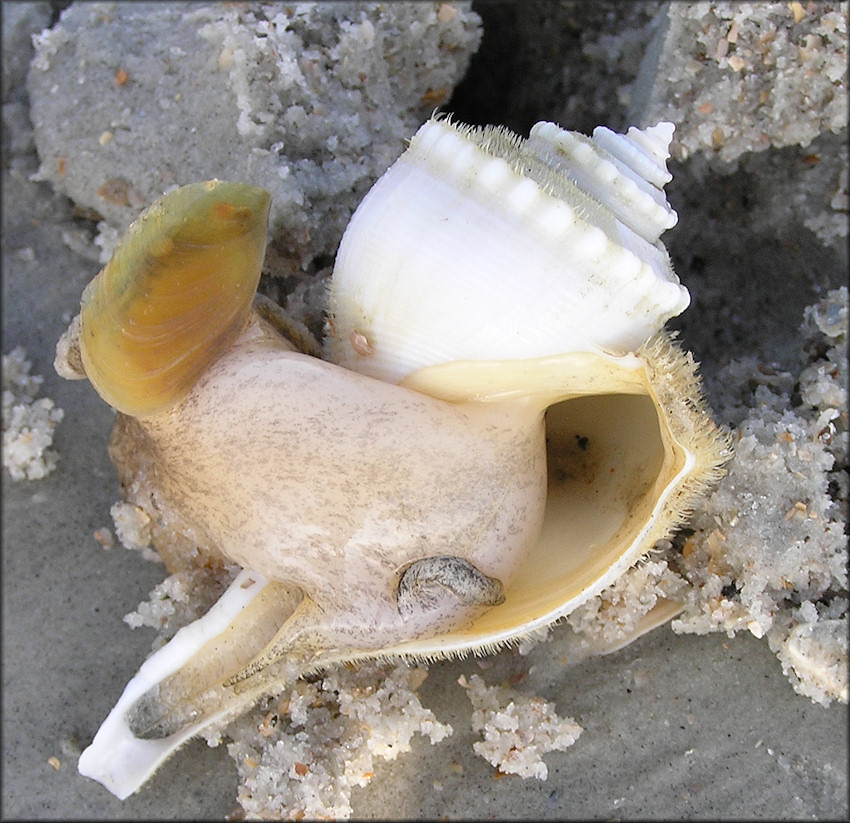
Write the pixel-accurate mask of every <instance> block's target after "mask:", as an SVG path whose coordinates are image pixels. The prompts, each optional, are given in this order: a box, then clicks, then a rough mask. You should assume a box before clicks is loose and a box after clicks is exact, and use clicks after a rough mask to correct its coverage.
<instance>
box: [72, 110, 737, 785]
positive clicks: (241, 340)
mask: <svg viewBox="0 0 850 823" xmlns="http://www.w3.org/2000/svg"><path fill="white" fill-rule="evenodd" d="M672 133H673V127H672V125H671V124H665V123H661V124H659V125H657V126H655V127H653V128H649V129H646V130H644V131H640V130H638V129H630V130H629V132H628V134H626V135H618V134H615V133H613V132H611V131H609V130H607V129H597V130H596V131H595V132H594V135H593V137H592V138H587V137H584V136H582V135H578V134H575V133H572V132H568V131H565V130H563V129H560V128H559V127H557V126H555V125H554V124H551V123H539V124H537V125H536V126H535V127H534V128H533V129H532V131H531V135H530V137H529V138H528V139H527V140H522V139H520V138H519V137H517V136H515V135H513V134H510V133H509V132H507V131H505V130H503V129H499V128H486V129H473V128H470V127H466V126H460V125H456V124H453V123H451V122H450V121H448V120H441V119H432V120H430V121H428V122H427V123H425V124H424V125H423V126H422V127H421V129H420V130H419V131H418V132H417V134H416V135H415V136H414V137H413V138H412V140H411V143H410V146H409V148H408V149H407V151H406V152H405V153H404V154H403V155H402V156H401V158H400V159H399V160H398V161H397V162H396V163H395V164H394V165H393V166H392V167H391V168H390V169H389V170H388V171H387V172H386V174H385V175H384V176H383V177H382V178H381V179H380V180H379V181H378V182H377V183H376V184H375V186H374V187H373V189H372V190H371V191H370V193H369V194H368V195H367V196H366V198H365V199H364V201H363V203H362V204H361V206H360V207H359V208H358V210H357V211H356V213H355V214H354V216H353V218H352V220H351V222H350V224H349V227H348V229H347V230H346V233H345V236H344V237H343V240H342V243H341V245H340V249H339V253H338V256H337V260H336V265H335V269H334V274H333V279H332V284H331V287H330V293H329V319H328V328H327V332H328V335H327V337H328V340H327V348H326V358H325V359H323V358H321V357H319V356H316V355H318V354H320V352H319V351H317V350H316V349H314V348H312V347H311V346H310V344H309V336H308V335H304V334H302V333H300V332H299V330H298V327H297V324H295V323H292V322H291V321H290V320H289V319H288V318H287V317H286V316H285V315H284V314H283V313H282V312H281V310H280V309H279V308H278V307H277V306H275V305H274V304H272V303H271V302H270V301H268V300H266V299H265V298H262V297H258V296H257V297H255V296H254V292H255V289H256V286H257V283H258V281H259V277H260V271H261V267H262V259H263V251H264V247H265V226H266V219H267V215H268V208H269V199H268V195H267V194H266V193H265V192H263V191H262V190H260V189H257V188H255V187H253V186H250V185H246V184H241V183H224V182H219V181H209V182H206V183H198V184H193V185H190V186H186V187H183V188H181V189H177V190H176V191H173V192H171V193H169V194H166V195H165V196H164V197H163V198H162V199H161V200H160V201H158V202H157V203H156V204H154V205H153V206H152V207H151V208H150V209H149V210H148V211H147V212H146V213H145V214H144V215H143V216H142V217H141V218H140V219H139V220H138V221H137V222H136V223H135V224H134V225H133V226H132V227H131V228H130V229H129V230H128V233H127V235H126V236H125V238H124V239H123V240H122V243H121V245H120V246H119V248H118V249H117V250H116V252H115V255H114V257H113V259H112V260H111V261H110V263H109V264H107V266H106V267H105V268H104V269H103V270H102V271H101V272H100V273H99V274H98V275H97V277H96V278H95V279H94V280H93V281H92V283H91V284H90V285H89V286H88V287H87V288H86V291H85V293H84V295H83V300H82V308H81V312H80V316H79V318H75V320H74V321H73V322H72V324H71V327H70V328H69V330H68V332H67V333H66V335H65V336H64V337H63V339H62V340H61V341H60V344H59V346H58V347H57V369H58V370H59V371H60V373H62V374H63V375H65V376H67V377H87V378H88V379H89V380H90V381H91V382H92V384H93V385H94V387H95V388H96V389H97V391H98V392H99V393H100V394H101V396H102V397H103V398H104V399H105V400H106V401H107V402H109V403H110V404H111V405H113V406H114V407H115V408H116V409H117V410H118V412H119V414H118V417H117V418H116V423H115V429H114V432H113V442H112V446H111V453H112V455H113V459H114V460H116V463H119V462H121V461H127V463H128V464H132V466H131V468H130V469H129V470H127V469H126V467H125V472H124V474H125V482H124V486H125V492H127V493H128V496H132V495H133V494H136V498H134V499H135V502H137V503H141V502H142V498H144V501H146V504H147V505H149V506H150V507H152V509H153V511H152V512H151V514H152V516H154V517H156V518H157V519H158V521H159V522H165V523H168V524H170V526H171V528H172V529H173V530H174V531H178V532H181V533H182V534H184V535H185V536H186V545H188V546H192V547H193V549H192V550H193V551H195V552H197V551H198V547H201V548H202V549H203V551H204V552H206V555H205V556H206V557H208V558H219V559H220V560H222V562H232V563H237V564H239V565H240V566H241V567H242V569H243V571H242V572H241V573H240V574H239V575H238V576H237V578H236V580H235V581H234V582H233V583H232V585H231V586H230V587H229V589H228V590H227V591H226V592H225V594H224V595H223V596H222V597H221V599H220V600H219V602H218V603H217V604H216V605H215V606H213V608H212V609H210V611H209V612H208V613H207V614H206V615H205V616H203V617H202V618H200V619H199V620H197V621H195V622H194V623H192V624H190V625H189V626H187V627H185V628H184V629H182V630H181V631H180V632H178V633H177V635H176V636H175V637H174V638H173V639H172V640H171V641H170V642H169V643H168V644H167V645H166V646H164V647H163V648H162V649H161V650H159V651H158V652H156V653H155V654H153V655H152V656H151V657H150V658H149V659H148V660H147V661H146V662H145V663H144V664H143V666H142V667H141V669H140V670H139V672H138V674H137V675H136V676H135V677H134V678H133V679H132V680H131V681H130V683H129V684H128V685H127V688H126V689H125V691H124V693H123V695H122V696H121V698H120V699H119V701H118V703H117V705H116V706H115V708H114V709H113V711H112V712H111V713H110V715H109V717H108V718H107V719H106V720H105V721H104V724H103V725H102V727H101V729H100V730H99V731H98V733H97V735H96V736H95V739H94V741H93V743H92V744H91V746H89V748H88V749H86V751H85V752H84V753H83V755H82V757H81V758H80V764H79V768H80V771H81V772H82V773H83V774H85V775H87V776H89V777H92V778H94V779H96V780H99V781H100V782H102V783H103V784H104V785H105V786H106V787H107V788H108V789H109V790H110V791H112V792H113V793H114V794H116V795H118V796H119V797H122V798H123V797H126V796H127V795H129V794H130V793H132V792H134V791H136V790H137V789H138V788H139V786H141V785H142V784H143V783H144V781H145V780H146V779H147V778H148V777H149V776H150V775H151V774H152V773H153V772H154V770H155V769H156V768H157V767H158V765H159V764H160V763H161V762H162V761H163V760H164V759H166V758H167V757H168V755H169V754H170V753H171V752H173V751H174V750H175V749H176V748H177V747H178V746H179V745H180V744H181V743H182V742H184V741H185V740H186V739H188V738H189V737H191V736H193V735H195V734H197V733H198V732H199V730H201V729H202V728H204V727H205V726H207V725H208V724H210V723H213V722H216V721H219V722H220V721H223V720H226V719H227V718H231V717H235V716H236V715H238V714H239V713H240V712H242V711H244V710H245V709H246V708H248V707H249V706H250V705H252V704H253V703H254V702H255V701H256V700H257V699H258V698H259V697H260V696H261V695H263V694H265V693H271V692H275V691H278V690H280V689H281V688H283V687H284V686H285V685H286V684H287V683H289V682H291V681H292V680H294V679H295V678H297V677H299V676H301V675H303V674H305V673H308V672H312V671H316V670H319V669H321V668H323V667H327V666H329V665H331V664H334V663H339V662H346V661H353V660H357V659H363V658H368V657H383V656H389V655H398V656H407V657H411V658H426V659H427V658H434V657H439V656H444V655H452V654H462V653H465V652H468V651H478V652H481V651H486V650H491V649H495V648H498V647H500V646H502V645H504V644H505V643H508V642H511V641H515V640H516V639H518V638H521V637H522V636H524V635H526V634H528V633H530V632H532V631H534V630H535V629H538V628H540V627H542V626H545V625H547V624H550V623H552V622H554V621H556V620H558V619H559V618H561V617H563V616H564V615H566V614H568V613H569V612H570V611H571V610H572V609H574V608H576V607H577V606H578V605H580V604H581V603H583V602H585V601H586V600H587V599H588V598H589V597H592V596H593V595H595V594H597V593H598V592H599V591H601V590H602V589H603V588H604V587H605V586H607V585H608V584H609V583H611V582H612V581H613V580H615V579H616V578H617V577H618V576H619V575H620V574H622V573H623V572H624V571H625V570H626V569H628V568H629V567H630V566H631V565H632V564H634V563H635V562H637V561H638V560H639V559H640V558H641V557H642V556H644V555H645V554H646V552H648V551H649V550H650V549H651V548H652V546H653V545H654V543H655V542H656V541H657V540H658V539H660V538H663V537H665V536H667V535H669V534H670V532H671V531H672V530H673V529H674V528H675V527H676V526H677V525H679V524H680V523H681V522H682V520H683V519H684V517H685V516H686V515H687V513H688V511H689V509H690V507H691V506H692V505H693V503H694V501H695V500H696V498H697V496H698V495H699V494H700V493H701V492H702V491H703V490H704V489H705V487H706V486H707V485H709V484H710V483H711V482H713V481H714V480H715V479H716V478H717V477H718V475H719V473H720V472H721V466H722V464H723V462H724V460H725V459H726V458H727V457H728V455H729V451H728V449H729V444H728V440H727V438H726V436H725V435H724V434H723V433H722V432H721V431H720V430H719V429H717V428H716V427H715V425H714V424H713V423H712V421H711V419H710V416H709V414H708V412H707V410H706V408H705V406H704V403H703V400H702V397H701V393H700V384H699V380H698V377H697V376H696V373H695V366H694V363H693V360H692V358H690V356H689V355H687V354H686V353H685V352H683V351H682V350H681V349H680V348H679V346H678V345H677V344H676V343H675V342H673V341H672V340H671V339H670V338H669V337H668V336H667V335H666V334H665V333H664V332H663V331H662V327H663V326H664V324H665V322H666V321H667V320H668V319H669V318H670V317H673V316H675V315H677V314H678V313H680V312H681V311H683V310H684V309H685V308H686V306H687V305H688V302H689V296H688V292H687V290H686V289H685V288H684V287H683V286H682V285H681V284H680V283H679V281H678V278H677V277H676V275H675V274H674V273H673V270H672V267H671V265H670V262H669V258H668V256H667V253H666V251H665V249H664V247H663V245H662V244H661V243H660V241H659V237H660V235H661V233H662V232H663V231H664V230H665V229H667V228H669V227H671V226H672V225H674V224H675V222H676V215H675V212H673V210H672V209H671V208H670V206H669V204H668V203H667V200H666V197H665V196H664V193H663V186H664V184H665V183H666V182H667V181H668V180H669V179H670V175H669V173H668V171H667V169H666V159H667V156H668V154H667V148H668V145H669V142H670V139H671V137H672ZM121 469H122V467H121V466H120V465H119V472H121ZM128 474H129V476H130V478H131V480H129V481H128V480H126V476H127V475H128ZM142 488H143V489H144V490H145V491H144V494H141V493H139V489H142ZM181 545H182V544H181ZM157 548H159V549H160V550H161V553H163V554H164V556H165V557H166V558H168V556H169V554H168V551H163V548H164V547H161V546H157ZM179 550H180V549H179V548H178V549H173V548H172V549H171V551H172V552H174V551H178V552H179ZM166 562H168V560H166ZM656 608H657V612H656V619H657V621H662V620H664V619H666V618H669V616H670V615H671V614H673V613H675V611H676V609H677V608H678V604H676V603H661V604H659V606H658V607H656Z"/></svg>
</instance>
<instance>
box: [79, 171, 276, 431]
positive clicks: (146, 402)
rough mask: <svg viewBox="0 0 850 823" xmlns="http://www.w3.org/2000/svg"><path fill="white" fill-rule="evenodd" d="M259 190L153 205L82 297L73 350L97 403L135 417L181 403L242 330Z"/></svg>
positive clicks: (244, 188) (213, 191) (172, 198)
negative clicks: (101, 401) (100, 399)
mask: <svg viewBox="0 0 850 823" xmlns="http://www.w3.org/2000/svg"><path fill="white" fill-rule="evenodd" d="M270 203H271V198H270V196H269V194H268V192H266V191H264V190H263V189H260V188H257V187H256V186H251V185H247V184H244V183H226V182H221V181H218V180H211V181H207V182H205V183H195V184H192V185H189V186H183V187H182V188H179V189H176V190H175V191H173V192H171V193H169V194H166V195H165V196H163V197H162V198H161V199H160V200H158V201H157V202H156V203H154V204H153V205H152V206H151V207H150V208H149V209H148V210H147V211H146V212H145V213H144V214H143V215H142V216H141V217H140V218H139V219H138V220H137V221H136V222H135V223H133V225H132V226H131V227H130V228H129V229H128V231H127V233H126V234H125V235H124V237H123V238H122V240H121V243H120V244H119V246H118V248H117V249H116V251H115V253H114V255H113V256H112V259H111V260H110V261H109V263H107V265H106V266H105V267H104V268H103V269H102V270H101V272H100V273H99V274H98V275H97V277H95V278H94V280H92V282H91V283H90V284H89V285H88V286H87V288H86V290H85V292H84V293H83V299H82V308H81V312H80V320H81V333H80V352H81V355H82V360H83V366H84V368H85V371H86V376H87V377H88V378H89V380H90V381H91V383H92V385H94V387H95V388H96V389H97V391H98V393H99V394H100V395H101V397H103V398H104V400H106V401H107V402H108V403H109V404H110V405H112V406H114V407H115V408H116V409H118V410H119V411H122V412H124V413H125V414H130V415H132V416H134V417H144V416H146V415H150V414H154V413H157V412H161V411H164V410H166V409H168V408H169V407H171V406H173V405H174V404H175V403H176V402H178V401H179V400H180V399H182V398H183V397H184V396H185V395H186V394H187V393H188V392H189V390H190V389H191V388H192V386H193V385H194V384H195V382H196V381H197V379H198V378H199V377H200V375H201V374H202V373H203V371H204V370H205V369H206V368H207V367H208V366H209V364H210V363H211V362H212V361H213V360H215V359H216V358H217V357H218V356H219V355H220V354H221V353H222V352H223V351H225V350H226V349H227V348H228V347H229V346H230V345H231V344H232V342H233V341H234V340H235V339H236V337H237V336H238V334H239V332H240V331H241V330H242V328H243V327H244V325H245V323H246V322H247V319H248V315H249V313H250V310H251V301H252V299H253V297H254V293H255V291H256V289H257V284H258V282H259V279H260V273H261V270H262V265H263V257H264V255H265V246H266V224H267V222H268V214H269V206H270Z"/></svg>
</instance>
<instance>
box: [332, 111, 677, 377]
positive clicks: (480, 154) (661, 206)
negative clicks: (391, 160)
mask: <svg viewBox="0 0 850 823" xmlns="http://www.w3.org/2000/svg"><path fill="white" fill-rule="evenodd" d="M609 134H610V135H611V136H613V138H614V139H613V140H612V139H611V137H609ZM670 137H672V126H670V124H659V125H658V126H656V127H654V128H652V129H647V130H646V131H643V132H641V131H639V130H637V129H631V130H630V132H629V134H628V135H625V136H624V135H615V134H614V133H613V132H610V133H609V132H608V131H607V130H599V129H597V133H595V134H594V138H593V139H589V138H587V137H584V136H583V135H574V134H573V133H570V132H565V131H564V130H562V129H559V128H558V127H557V126H555V125H554V124H551V123H539V124H537V126H535V127H534V129H533V130H532V134H531V137H530V138H529V139H528V140H523V139H521V138H520V137H518V136H517V135H515V134H513V133H511V132H509V131H508V130H506V129H501V128H494V127H487V128H485V129H477V128H472V127H469V126H462V125H456V124H453V123H451V122H450V121H447V120H429V121H428V122H426V123H425V124H424V125H423V126H422V127H421V128H420V129H419V131H418V132H417V133H416V135H414V137H413V138H412V140H411V142H410V146H409V148H408V150H407V151H406V152H405V153H404V154H403V155H402V156H401V157H400V158H399V160H398V161H397V162H396V163H395V164H394V165H393V166H392V167H391V168H390V169H389V170H388V171H387V173H386V174H385V175H384V176H383V177H382V178H381V179H380V180H379V181H378V182H377V183H376V184H375V186H374V187H373V188H372V190H371V191H370V192H369V194H367V196H366V198H365V199H364V200H363V202H362V203H361V205H360V207H359V208H358V209H357V211H356V212H355V214H354V216H353V218H352V220H351V222H350V223H349V226H348V228H347V230H346V233H345V235H344V236H343V240H342V243H341V244H340V249H339V253H338V255H337V260H336V265H335V268H334V275H333V280H332V284H331V291H330V310H331V323H330V331H331V335H330V356H331V359H333V360H334V361H335V362H338V363H341V364H342V365H345V366H347V367H349V368H353V369H355V370H357V371H361V372H364V373H366V374H370V375H372V376H374V377H379V378H381V379H384V380H390V381H392V382H396V381H401V380H403V379H404V378H405V377H406V376H407V375H409V374H411V373H412V372H413V371H415V370H417V369H419V368H422V367H425V366H431V365H437V364H441V363H446V362H452V361H456V360H464V359H472V360H481V359H485V360H487V359H521V358H530V357H541V356H546V355H551V354H561V353H564V352H567V351H599V350H600V349H602V350H605V351H610V352H611V353H614V354H622V353H626V352H631V351H635V350H636V349H637V348H639V346H640V345H641V344H642V343H643V342H644V341H645V340H647V339H648V338H649V337H650V336H651V335H652V334H653V333H654V332H656V331H657V330H658V329H659V328H661V326H663V324H664V323H665V322H666V321H667V320H668V319H669V318H670V317H673V316H675V315H677V314H679V313H680V312H682V311H683V310H684V309H685V308H686V307H687V305H688V303H689V296H688V293H687V290H686V289H684V287H682V286H681V284H680V283H679V281H678V278H677V277H676V275H675V274H674V272H673V270H672V267H671V265H670V261H669V257H668V255H667V252H666V250H665V249H664V247H663V245H662V244H661V243H660V242H659V241H658V237H659V235H660V234H661V232H662V231H664V230H665V228H669V227H670V226H672V225H674V224H675V221H676V215H675V212H673V210H672V209H671V208H670V207H669V204H668V203H667V201H666V198H665V197H664V193H663V189H662V187H663V184H664V182H666V180H667V179H669V177H670V175H669V173H668V172H667V170H666V167H665V160H666V157H667V153H666V152H667V145H668V144H669V139H670ZM597 138H598V139H597ZM603 144H604V145H603Z"/></svg>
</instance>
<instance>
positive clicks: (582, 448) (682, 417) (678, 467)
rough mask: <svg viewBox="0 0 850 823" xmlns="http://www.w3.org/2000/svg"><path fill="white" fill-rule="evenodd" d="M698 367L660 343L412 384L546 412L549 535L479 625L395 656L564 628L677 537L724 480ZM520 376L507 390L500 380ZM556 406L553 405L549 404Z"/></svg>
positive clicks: (469, 369) (454, 372) (487, 646)
mask: <svg viewBox="0 0 850 823" xmlns="http://www.w3.org/2000/svg"><path fill="white" fill-rule="evenodd" d="M694 369H695V367H694V363H693V361H692V359H691V358H689V356H687V355H686V354H685V353H684V352H682V351H681V350H680V349H679V347H678V346H676V345H675V344H674V343H673V342H672V341H671V340H670V339H669V338H667V337H666V336H664V335H663V334H660V335H658V336H656V337H655V338H653V339H652V340H651V341H650V342H649V343H648V344H646V346H644V347H643V348H642V349H641V351H640V352H639V353H638V355H637V356H634V355H628V356H625V357H605V356H602V355H601V354H600V355H598V356H597V355H591V354H579V355H576V354H567V355H563V356H561V357H552V358H541V359H539V360H533V361H519V362H514V363H506V362H501V363H498V362H494V363H489V364H483V363H476V362H471V361H470V362H465V363H457V364H448V365H446V366H437V367H431V368H427V369H422V370H420V371H419V372H417V373H415V374H413V375H411V378H409V381H406V382H405V384H404V385H408V384H409V385H410V386H411V387H415V388H417V389H418V390H420V391H426V392H428V393H432V394H435V395H437V396H442V397H445V398H447V399H448V398H451V399H453V400H455V401H459V400H461V398H462V397H463V396H464V395H465V396H466V397H467V398H469V399H475V400H479V401H482V400H483V401H485V402H486V401H487V400H488V399H492V400H498V399H499V398H500V397H504V396H506V393H505V392H504V391H502V390H500V389H499V388H498V385H499V384H501V385H510V386H511V389H510V390H509V392H508V394H509V396H513V397H518V396H521V395H522V393H523V391H527V393H528V396H529V397H536V398H537V399H538V400H539V402H540V403H541V405H542V406H548V409H547V411H546V437H547V452H548V457H547V462H548V487H549V488H548V499H547V504H546V514H545V520H544V524H543V531H542V534H541V536H540V539H539V541H538V542H537V544H536V545H535V546H533V547H531V549H530V553H529V554H528V556H527V557H526V560H525V561H524V562H523V563H522V565H521V567H520V569H519V571H518V573H517V575H516V577H515V578H514V579H513V580H512V581H510V583H509V585H507V586H506V599H505V602H504V603H503V604H502V605H500V606H497V607H494V608H492V609H490V610H489V611H487V612H485V613H484V614H483V615H481V616H480V617H479V618H478V619H477V620H475V621H474V623H472V624H471V625H468V626H465V627H460V628H458V629H456V630H454V631H451V632H449V633H446V634H443V635H440V636H438V637H434V638H429V639H425V640H416V641H411V642H409V643H406V644H403V645H401V646H398V647H395V648H393V649H389V650H386V653H388V654H402V655H411V656H416V657H442V656H445V655H452V654H460V653H463V652H464V651H466V650H468V649H474V650H479V651H486V650H492V649H494V648H497V647H499V646H501V645H503V644H504V643H506V642H510V641H512V640H516V639H517V638H521V637H522V636H524V635H526V634H528V633H530V632H532V631H534V630H535V629H538V628H541V627H543V626H546V625H548V624H550V623H553V622H555V621H556V620H558V619H559V618H560V617H563V616H565V615H566V614H569V613H570V612H571V611H572V610H573V609H574V608H576V607H577V606H578V605H580V604H581V603H583V602H585V601H586V600H587V599H589V598H590V597H592V596H594V595H596V594H598V593H599V592H600V591H601V590H602V589H604V588H605V587H606V586H608V585H609V584H611V583H613V582H614V581H615V580H616V579H617V578H618V577H619V576H620V575H621V574H622V573H623V572H624V571H625V570H626V569H627V568H628V567H629V566H631V565H633V564H634V563H635V562H636V561H637V560H639V559H640V558H641V557H643V556H644V555H645V554H646V553H647V552H648V551H650V550H651V549H652V547H653V545H654V544H655V543H656V542H657V541H658V540H659V539H662V538H664V537H666V536H668V535H669V534H670V533H671V531H672V530H673V529H674V528H675V527H676V526H677V525H679V524H680V523H681V521H682V519H683V518H684V517H685V516H686V515H687V513H688V511H689V508H690V507H691V505H692V504H693V502H694V500H695V498H696V497H697V496H698V494H700V493H701V492H702V490H703V489H704V488H705V487H706V486H707V485H708V484H710V483H711V482H713V480H715V479H716V477H717V475H718V473H719V472H720V466H721V465H722V463H723V462H724V460H725V459H726V454H727V452H726V449H727V446H728V444H727V441H726V439H725V436H724V435H723V434H722V433H721V432H719V431H718V430H717V429H716V427H714V425H713V423H712V422H711V420H710V418H709V417H708V415H707V414H705V410H704V402H703V400H702V397H701V395H700V392H699V382H698V380H697V378H696V376H695V371H694ZM502 370H508V371H510V372H511V374H510V376H509V379H508V380H505V381H504V382H503V383H502V382H501V381H500V380H498V379H497V376H496V375H497V374H498V372H499V371H502ZM550 404H551V405H550Z"/></svg>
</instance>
